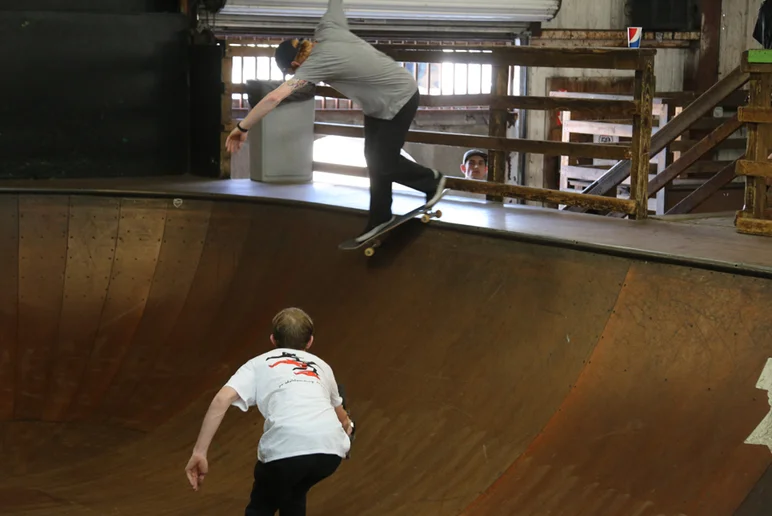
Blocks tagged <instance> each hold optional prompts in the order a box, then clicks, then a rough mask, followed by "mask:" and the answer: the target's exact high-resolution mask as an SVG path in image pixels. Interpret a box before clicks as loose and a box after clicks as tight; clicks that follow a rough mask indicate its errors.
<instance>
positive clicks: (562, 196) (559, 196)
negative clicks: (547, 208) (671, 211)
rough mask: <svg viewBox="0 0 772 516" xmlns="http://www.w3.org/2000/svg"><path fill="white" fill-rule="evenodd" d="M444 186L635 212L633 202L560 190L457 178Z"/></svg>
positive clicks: (494, 194) (453, 188)
mask: <svg viewBox="0 0 772 516" xmlns="http://www.w3.org/2000/svg"><path fill="white" fill-rule="evenodd" d="M446 185H447V187H448V188H450V189H452V190H459V191H463V192H473V193H481V194H487V195H491V196H496V197H514V198H518V199H524V200H527V201H535V202H545V203H552V204H577V205H580V206H585V207H587V208H588V209H598V210H608V211H618V212H621V213H630V214H631V213H634V212H635V202H634V201H631V200H629V199H617V198H616V197H601V196H597V195H584V194H581V193H573V192H562V191H560V190H548V189H546V188H534V187H529V186H518V185H511V184H498V183H490V182H486V181H473V180H470V179H461V178H458V177H449V178H447V182H446Z"/></svg>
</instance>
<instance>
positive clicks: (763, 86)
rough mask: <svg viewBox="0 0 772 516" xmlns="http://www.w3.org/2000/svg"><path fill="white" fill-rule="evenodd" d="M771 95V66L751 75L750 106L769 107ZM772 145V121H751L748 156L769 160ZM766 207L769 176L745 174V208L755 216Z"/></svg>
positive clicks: (759, 217) (759, 160)
mask: <svg viewBox="0 0 772 516" xmlns="http://www.w3.org/2000/svg"><path fill="white" fill-rule="evenodd" d="M746 56H747V52H746ZM746 60H747V57H746ZM770 97H772V70H770V73H764V74H760V75H758V74H754V75H753V76H752V79H751V87H750V96H749V103H748V104H749V108H758V109H760V110H768V109H769V108H770V103H771V100H772V99H771V98H770ZM770 148H772V125H770V124H768V123H755V122H751V123H749V124H748V149H747V151H746V155H747V156H748V160H749V161H753V162H756V163H762V162H766V161H768V159H769V150H770ZM766 207H767V183H766V179H765V178H764V177H753V176H746V178H745V206H744V209H743V212H744V213H745V214H746V215H748V216H750V217H752V218H756V219H763V218H764V214H765V212H766V209H767V208H766Z"/></svg>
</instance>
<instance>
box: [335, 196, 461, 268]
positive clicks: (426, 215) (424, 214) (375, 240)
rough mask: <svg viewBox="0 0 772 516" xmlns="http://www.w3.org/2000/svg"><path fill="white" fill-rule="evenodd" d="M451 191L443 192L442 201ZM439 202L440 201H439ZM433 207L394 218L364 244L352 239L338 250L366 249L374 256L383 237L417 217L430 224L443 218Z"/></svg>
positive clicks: (339, 246)
mask: <svg viewBox="0 0 772 516" xmlns="http://www.w3.org/2000/svg"><path fill="white" fill-rule="evenodd" d="M448 191H449V189H448V188H446V189H445V190H443V191H442V195H440V199H442V197H444V196H445V194H446V193H447V192H448ZM437 202H439V200H438V201H437ZM436 204H437V203H435V204H434V205H432V207H428V206H427V205H426V204H422V205H421V206H419V207H418V208H415V209H413V210H411V211H409V212H407V213H405V214H404V215H397V216H396V217H394V220H392V221H391V223H390V224H389V225H388V226H386V227H385V228H383V229H382V230H380V231H379V232H378V233H376V234H374V235H373V236H371V237H370V238H368V239H367V240H364V241H362V242H357V241H356V239H355V238H351V239H349V240H346V241H345V242H343V243H341V244H340V245H338V249H342V250H344V251H354V250H357V249H361V248H363V247H364V248H365V256H372V255H374V254H375V249H376V248H377V247H379V246H380V245H381V239H382V237H383V236H384V235H385V234H387V233H388V232H389V231H391V230H392V229H394V228H397V227H399V226H401V225H402V224H404V223H405V222H407V221H409V220H411V219H413V218H415V217H416V216H417V215H419V214H420V215H421V221H422V222H424V223H428V222H430V221H431V220H432V219H433V218H440V217H442V211H440V210H436V211H432V208H433V207H434V206H435V205H436Z"/></svg>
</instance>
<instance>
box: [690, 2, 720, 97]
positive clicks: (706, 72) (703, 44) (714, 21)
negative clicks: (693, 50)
mask: <svg viewBox="0 0 772 516" xmlns="http://www.w3.org/2000/svg"><path fill="white" fill-rule="evenodd" d="M721 4H722V2H721V0H700V12H701V13H702V28H701V29H702V30H701V36H700V53H699V56H700V57H699V61H698V62H697V69H696V75H697V80H696V81H695V82H696V84H695V86H696V91H697V92H698V93H700V94H702V93H704V92H705V91H706V90H707V89H708V88H710V87H711V86H713V85H714V84H715V83H716V82H717V81H718V62H719V50H720V45H719V42H720V41H721Z"/></svg>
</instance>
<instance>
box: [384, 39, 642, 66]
mask: <svg viewBox="0 0 772 516" xmlns="http://www.w3.org/2000/svg"><path fill="white" fill-rule="evenodd" d="M376 48H378V49H379V50H381V51H382V52H383V53H385V54H386V55H388V56H390V57H391V58H392V59H394V60H395V61H402V62H408V63H477V64H491V65H504V66H529V67H543V68H591V69H607V70H638V69H640V68H642V67H643V66H645V60H646V59H647V58H649V57H651V56H653V55H655V54H656V50H653V49H614V48H588V49H577V48H539V47H521V46H517V47H503V48H501V49H496V50H495V51H492V52H489V53H476V52H459V51H454V52H444V51H437V50H399V49H395V48H394V47H393V46H392V47H389V46H383V45H377V46H376Z"/></svg>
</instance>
